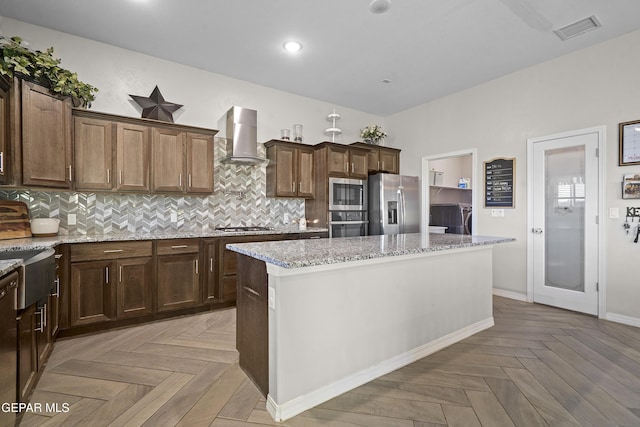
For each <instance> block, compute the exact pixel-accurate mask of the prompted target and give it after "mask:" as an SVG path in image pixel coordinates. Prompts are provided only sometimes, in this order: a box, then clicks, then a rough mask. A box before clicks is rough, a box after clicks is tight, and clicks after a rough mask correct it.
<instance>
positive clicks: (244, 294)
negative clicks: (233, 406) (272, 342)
mask: <svg viewBox="0 0 640 427" xmlns="http://www.w3.org/2000/svg"><path fill="white" fill-rule="evenodd" d="M237 257H238V269H237V275H236V286H237V300H236V306H237V321H236V322H237V328H236V348H237V350H238V352H239V353H240V357H239V363H240V367H241V368H242V370H243V371H244V372H245V373H246V374H247V376H249V378H251V380H252V381H253V383H254V384H255V385H256V386H257V387H258V389H259V390H260V392H261V393H262V394H263V395H264V396H266V395H267V392H268V391H269V311H268V308H267V292H268V276H267V268H266V265H265V263H264V261H260V260H257V259H255V258H251V257H248V256H246V255H242V254H237Z"/></svg>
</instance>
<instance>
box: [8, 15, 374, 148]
mask: <svg viewBox="0 0 640 427" xmlns="http://www.w3.org/2000/svg"><path fill="white" fill-rule="evenodd" d="M2 29H3V31H4V35H6V36H8V37H11V36H14V35H16V36H20V37H22V38H23V39H25V40H27V41H28V42H29V43H30V45H31V47H33V48H34V49H39V50H44V49H46V48H48V47H50V46H53V47H54V56H55V57H57V58H61V59H62V63H61V65H62V66H63V67H65V68H67V69H70V70H72V71H75V72H77V73H78V77H79V78H80V80H82V81H84V82H86V83H89V84H92V85H93V86H96V87H98V89H99V92H98V94H97V96H96V101H95V102H94V103H93V106H92V107H91V109H92V110H96V111H103V112H107V113H113V114H120V115H123V116H129V117H140V111H141V110H140V109H138V106H137V104H135V103H134V102H133V101H132V100H131V98H130V97H129V95H130V94H131V95H142V96H148V95H150V94H151V92H152V91H153V88H154V87H155V86H156V85H158V87H159V88H160V92H161V93H162V95H163V96H164V98H165V99H166V100H167V101H169V102H175V103H177V104H183V105H184V107H183V108H182V109H180V110H178V111H177V112H176V113H174V115H173V117H174V121H175V122H176V123H181V124H187V125H193V126H201V127H205V128H212V129H218V130H220V132H219V133H218V136H224V135H225V127H226V125H225V123H224V122H223V121H219V120H220V119H222V118H224V116H225V114H226V112H227V110H228V109H229V108H230V107H231V106H233V105H239V106H241V107H247V108H251V109H255V110H257V111H258V141H260V142H265V141H268V140H270V139H272V138H279V137H280V129H282V128H289V129H291V128H292V125H293V124H294V123H302V125H303V126H304V129H303V135H304V141H303V142H305V143H307V144H317V143H319V142H322V141H331V136H327V135H325V134H324V130H325V129H327V128H329V127H331V122H329V121H327V119H326V118H327V115H328V114H329V113H331V112H332V110H333V108H335V109H336V112H337V113H339V114H340V115H341V116H342V117H341V119H340V120H338V122H337V123H336V126H337V127H338V128H341V129H342V131H343V134H342V135H339V136H336V142H339V143H345V144H348V143H351V142H355V141H359V140H361V139H360V128H363V127H365V126H367V125H369V124H382V121H383V119H382V118H380V117H377V116H374V115H371V114H366V113H363V112H359V111H356V110H352V109H348V108H346V107H341V106H339V105H333V104H328V103H326V102H320V101H317V100H314V99H311V98H305V97H302V96H297V95H293V94H290V93H287V92H283V91H279V90H275V89H270V88H267V87H264V86H259V85H255V84H251V83H248V82H245V81H242V80H237V79H232V78H228V77H225V76H222V75H219V74H213V73H210V72H206V71H203V70H200V69H197V68H193V67H188V66H185V65H181V64H177V63H175V62H169V61H165V60H162V59H158V58H155V57H151V56H147V55H142V54H140V53H137V52H133V51H130V50H126V49H121V48H118V47H115V46H111V45H107V44H103V43H98V42H95V41H92V40H88V39H83V38H80V37H76V36H72V35H69V34H66V33H61V32H58V31H53V30H49V29H46V28H43V27H38V26H33V25H30V24H26V23H23V22H20V21H16V20H12V19H8V18H4V17H3V18H2ZM211 54H213V55H215V52H212V53H211Z"/></svg>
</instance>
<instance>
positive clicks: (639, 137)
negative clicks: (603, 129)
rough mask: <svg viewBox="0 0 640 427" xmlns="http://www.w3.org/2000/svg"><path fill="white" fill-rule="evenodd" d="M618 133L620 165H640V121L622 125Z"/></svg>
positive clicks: (619, 126)
mask: <svg viewBox="0 0 640 427" xmlns="http://www.w3.org/2000/svg"><path fill="white" fill-rule="evenodd" d="M618 133H619V138H620V145H619V148H618V150H619V154H618V156H619V157H618V165H619V166H628V165H640V120H635V121H633V122H624V123H620V124H619V125H618Z"/></svg>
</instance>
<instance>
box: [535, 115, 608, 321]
mask: <svg viewBox="0 0 640 427" xmlns="http://www.w3.org/2000/svg"><path fill="white" fill-rule="evenodd" d="M606 131H607V128H606V126H604V125H603V126H598V127H592V128H586V129H579V130H573V131H568V132H562V133H557V134H553V135H546V136H541V137H536V138H527V301H528V302H533V239H531V238H530V233H531V230H532V228H533V184H534V177H533V145H534V144H535V143H536V142H543V141H547V140H550V139H558V138H567V137H572V136H579V135H584V134H588V133H597V134H598V147H599V151H598V317H600V318H604V317H605V316H606V296H607V292H606V289H607V286H606V277H607V275H606V271H605V266H606V262H605V261H606V251H605V242H606V240H605V229H606V227H605V222H606V216H605V201H606V197H605V188H606V187H605V183H606V179H605V177H606V170H605V166H606V162H605V157H606V156H605V155H606V151H607V150H606V135H607V132H606Z"/></svg>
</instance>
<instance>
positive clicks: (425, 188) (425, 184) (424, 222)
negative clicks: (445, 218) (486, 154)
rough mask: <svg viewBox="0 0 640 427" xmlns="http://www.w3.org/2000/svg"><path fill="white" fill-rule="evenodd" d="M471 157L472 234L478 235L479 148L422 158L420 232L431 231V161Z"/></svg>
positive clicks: (480, 185)
mask: <svg viewBox="0 0 640 427" xmlns="http://www.w3.org/2000/svg"><path fill="white" fill-rule="evenodd" d="M468 155H471V203H472V208H471V213H472V217H471V230H472V233H471V234H477V231H476V230H478V227H477V224H476V222H477V221H478V215H476V212H477V209H478V199H477V195H478V194H479V193H478V191H480V189H481V187H482V183H481V182H480V180H479V179H478V165H477V164H476V159H477V158H478V149H477V148H469V149H467V150H460V151H452V152H450V153H440V154H433V155H431V156H424V157H422V167H421V168H420V175H421V177H420V181H421V189H420V192H421V194H422V209H421V218H420V230H422V231H424V232H428V231H429V206H431V204H430V200H429V196H430V195H429V170H430V169H429V161H430V160H442V159H447V158H451V157H462V156H468Z"/></svg>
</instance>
